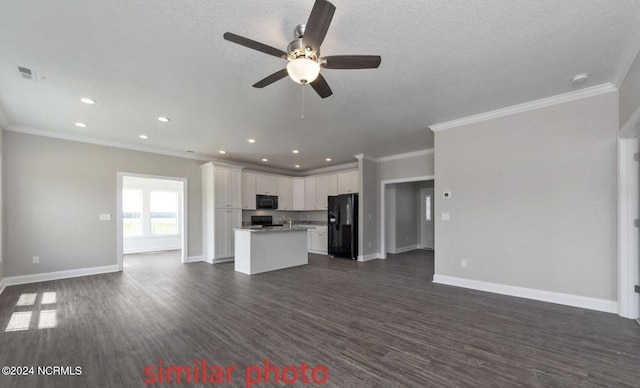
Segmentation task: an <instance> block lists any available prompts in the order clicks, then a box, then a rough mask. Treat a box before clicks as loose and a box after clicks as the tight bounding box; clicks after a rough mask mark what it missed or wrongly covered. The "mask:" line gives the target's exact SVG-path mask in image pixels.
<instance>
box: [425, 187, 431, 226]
mask: <svg viewBox="0 0 640 388" xmlns="http://www.w3.org/2000/svg"><path fill="white" fill-rule="evenodd" d="M424 208H425V211H424V212H425V215H424V216H425V220H426V221H431V194H428V195H427V196H426V197H425V204H424Z"/></svg>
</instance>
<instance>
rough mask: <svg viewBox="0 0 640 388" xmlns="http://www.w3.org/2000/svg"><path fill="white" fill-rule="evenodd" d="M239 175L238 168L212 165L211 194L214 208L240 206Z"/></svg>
mask: <svg viewBox="0 0 640 388" xmlns="http://www.w3.org/2000/svg"><path fill="white" fill-rule="evenodd" d="M241 176H242V173H241V171H240V170H239V169H235V168H226V167H218V166H215V167H214V178H213V196H214V203H215V207H216V209H224V208H227V209H240V208H241V207H242V194H241V187H242V181H241V179H242V178H241Z"/></svg>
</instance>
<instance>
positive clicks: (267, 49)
mask: <svg viewBox="0 0 640 388" xmlns="http://www.w3.org/2000/svg"><path fill="white" fill-rule="evenodd" d="M223 37H224V38H225V39H226V40H228V41H229V42H233V43H237V44H239V45H241V46H244V47H248V48H250V49H254V50H258V51H260V52H263V53H265V54H269V55H273V56H274V57H279V58H286V57H287V53H285V52H284V51H282V50H278V49H277V48H275V47H271V46H267V45H266V44H264V43H260V42H256V41H255V40H251V39H249V38H245V37H244V36H240V35H236V34H233V33H231V32H225V33H224V35H223Z"/></svg>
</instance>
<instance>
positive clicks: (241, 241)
mask: <svg viewBox="0 0 640 388" xmlns="http://www.w3.org/2000/svg"><path fill="white" fill-rule="evenodd" d="M307 229H308V228H307V227H303V226H294V227H291V228H289V227H288V226H287V227H283V226H281V227H271V228H236V229H234V231H235V270H236V271H238V272H242V273H245V274H247V275H254V274H257V273H262V272H268V271H274V270H277V269H283V268H289V267H295V266H298V265H305V264H308V263H309V260H308V255H307Z"/></svg>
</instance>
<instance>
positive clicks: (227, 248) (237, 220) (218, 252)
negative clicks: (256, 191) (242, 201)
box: [214, 209, 242, 259]
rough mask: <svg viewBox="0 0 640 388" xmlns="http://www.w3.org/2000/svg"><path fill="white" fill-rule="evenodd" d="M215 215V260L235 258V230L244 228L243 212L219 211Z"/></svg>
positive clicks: (235, 210)
mask: <svg viewBox="0 0 640 388" xmlns="http://www.w3.org/2000/svg"><path fill="white" fill-rule="evenodd" d="M215 213H216V214H215V243H214V251H215V258H216V259H224V258H227V257H233V256H234V255H235V250H234V246H235V240H234V232H233V229H234V228H240V227H241V226H242V210H240V209H233V210H226V209H218V210H216V211H215Z"/></svg>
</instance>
